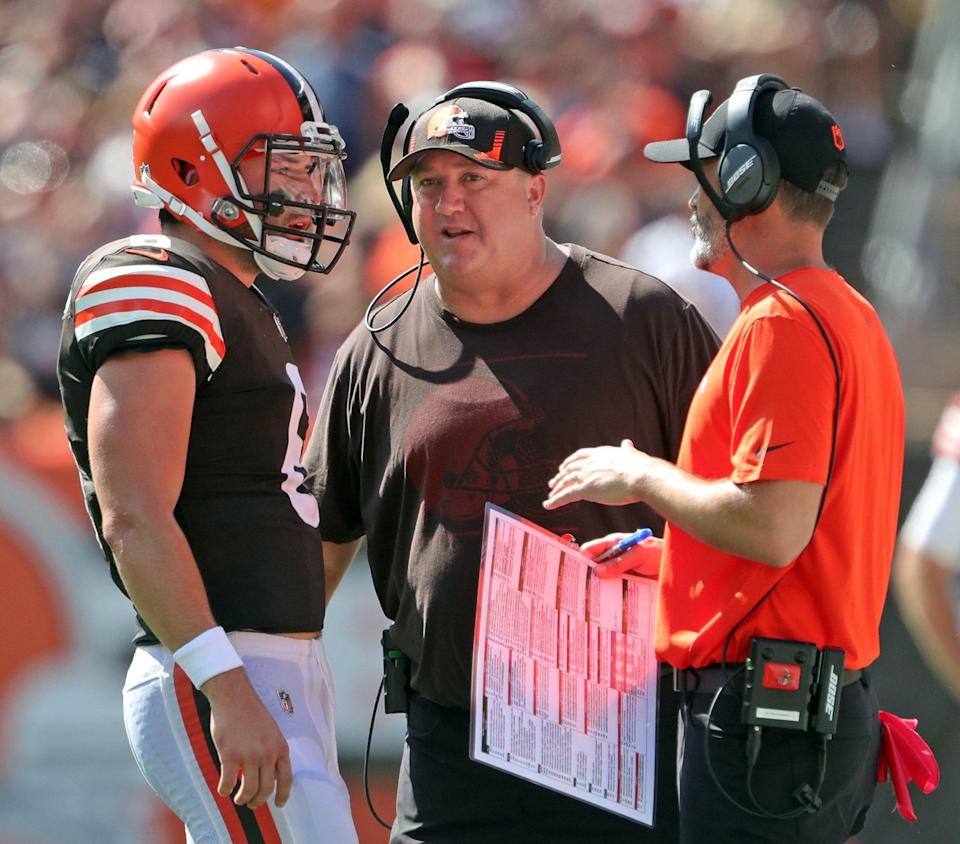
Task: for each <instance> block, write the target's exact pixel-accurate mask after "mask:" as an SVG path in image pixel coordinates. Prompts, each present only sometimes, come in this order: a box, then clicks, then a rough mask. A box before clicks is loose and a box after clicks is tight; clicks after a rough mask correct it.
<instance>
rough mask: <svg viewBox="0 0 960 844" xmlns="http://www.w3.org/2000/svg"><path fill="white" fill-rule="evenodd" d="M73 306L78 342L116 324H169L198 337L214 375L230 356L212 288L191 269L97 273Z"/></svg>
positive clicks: (147, 267) (119, 269) (139, 268)
mask: <svg viewBox="0 0 960 844" xmlns="http://www.w3.org/2000/svg"><path fill="white" fill-rule="evenodd" d="M75 303H76V316H75V318H74V331H75V332H76V336H77V339H83V338H85V337H88V336H89V335H91V334H96V333H98V332H100V331H104V330H105V329H108V328H112V327H114V326H118V325H130V324H131V323H135V322H140V321H150V322H155V321H157V320H170V321H171V322H178V323H180V324H181V325H186V326H187V327H188V328H191V329H193V330H194V331H196V332H197V333H198V334H199V335H200V337H201V338H202V339H203V345H204V352H205V354H206V358H207V364H208V365H209V366H210V369H211V371H213V370H216V369H217V367H218V366H220V364H221V363H222V362H223V358H224V356H225V355H226V353H227V347H226V343H225V342H224V339H223V331H222V329H221V328H220V319H219V317H218V315H217V309H216V305H215V304H214V301H213V296H212V295H211V293H210V287H209V285H208V284H207V282H206V280H205V279H204V278H203V276H201V275H198V274H197V273H193V272H190V271H189V270H182V269H178V268H176V267H169V266H150V265H144V266H135V267H114V268H112V269H104V270H97V271H96V272H93V273H91V274H90V277H89V278H88V279H87V280H86V281H85V282H84V283H83V285H82V286H81V287H80V289H79V290H78V291H77V296H76V299H75Z"/></svg>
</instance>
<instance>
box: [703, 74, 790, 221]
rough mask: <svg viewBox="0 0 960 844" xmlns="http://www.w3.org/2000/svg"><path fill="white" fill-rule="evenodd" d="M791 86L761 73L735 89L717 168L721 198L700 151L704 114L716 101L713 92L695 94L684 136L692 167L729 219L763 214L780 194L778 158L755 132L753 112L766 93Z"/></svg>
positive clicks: (720, 209)
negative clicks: (710, 178)
mask: <svg viewBox="0 0 960 844" xmlns="http://www.w3.org/2000/svg"><path fill="white" fill-rule="evenodd" d="M789 87H790V86H789V85H787V83H786V82H784V80H783V79H781V78H780V77H779V76H774V75H773V74H772V73H760V74H757V75H756V76H747V77H746V78H744V79H741V80H740V81H739V82H738V83H737V86H736V88H734V89H733V93H732V94H731V95H730V100H729V101H728V102H727V126H726V131H725V133H724V143H723V152H721V154H720V167H719V169H718V181H719V183H720V192H719V193H718V192H717V191H716V190H715V189H714V187H713V185H711V184H710V182H709V181H708V180H707V177H706V175H705V174H704V172H703V165H702V164H701V163H700V155H699V152H698V147H699V144H700V134H701V132H702V131H703V114H704V112H705V111H706V109H707V106H708V105H710V101H711V100H712V99H713V97H712V95H711V94H710V92H709V91H697V93H695V94H694V95H693V96H692V97H691V98H690V108H689V110H688V111H687V131H686V137H687V143H689V144H690V167H691V168H692V170H693V172H694V175H696V177H697V181H698V182H699V183H700V186H701V187H702V188H703V191H704V193H706V194H707V196H709V197H710V201H711V202H713V204H714V206H716V209H717V210H718V211H719V212H720V214H721V215H722V216H723V218H724V219H725V220H728V221H735V220H739V219H741V218H742V217H746V216H748V215H749V214H759V213H760V212H761V211H763V210H764V209H766V208H767V207H768V206H769V205H770V203H771V202H773V199H774V197H775V196H776V195H777V189H778V188H779V187H780V159H779V158H778V157H777V153H776V150H774V148H773V146H772V145H771V144H770V142H769V141H768V140H767V139H766V138H761V137H760V136H759V135H757V134H756V133H755V132H754V131H753V112H754V107H755V106H756V103H757V97H759V96H760V95H761V94H762V93H764V92H765V91H783V90H787V89H788V88H789Z"/></svg>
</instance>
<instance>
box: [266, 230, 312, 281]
mask: <svg viewBox="0 0 960 844" xmlns="http://www.w3.org/2000/svg"><path fill="white" fill-rule="evenodd" d="M266 243H267V249H269V250H270V251H271V252H273V253H274V254H275V255H280V256H281V257H283V258H289V259H290V260H293V261H300V262H302V263H305V262H306V260H307V259H308V258H309V257H310V248H309V247H308V246H306V245H304V244H302V243H295V242H294V241H292V240H289V239H287V238H285V237H279V236H278V235H273V234H268V235H267V237H266ZM298 252H299V253H301V254H297V253H298ZM303 253H305V254H303ZM253 260H254V261H256V263H257V266H258V267H260V269H261V270H263V271H264V272H265V273H266V274H267V275H268V276H270V278H273V279H276V280H277V281H296V280H297V279H298V278H302V277H303V276H304V275H305V274H306V272H307V271H306V270H305V269H303V268H302V267H292V266H290V264H284V263H283V262H282V261H277V260H275V259H274V258H269V257H267V256H266V255H261V254H260V253H259V252H254V253H253Z"/></svg>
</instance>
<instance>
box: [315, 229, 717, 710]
mask: <svg viewBox="0 0 960 844" xmlns="http://www.w3.org/2000/svg"><path fill="white" fill-rule="evenodd" d="M718 283H722V282H718ZM718 345H719V344H718V340H717V338H716V335H714V333H713V331H712V330H711V329H710V327H709V326H708V325H707V323H706V322H705V321H704V319H703V318H702V317H701V316H700V314H699V313H698V312H697V311H696V309H695V308H694V307H693V306H692V305H690V304H689V303H688V302H686V301H685V300H683V299H682V298H680V297H679V296H678V295H677V294H676V293H675V292H673V291H672V290H671V289H670V288H669V287H667V286H666V285H665V284H663V283H662V282H660V281H658V280H657V279H654V278H652V277H650V276H648V275H645V274H643V273H641V272H639V271H638V270H636V269H634V268H633V267H629V266H627V265H625V264H622V263H620V262H618V261H615V260H613V259H611V258H607V257H605V256H603V255H598V254H596V253H592V252H589V251H587V250H585V249H583V248H582V247H579V246H575V245H574V246H571V247H570V259H569V260H568V261H567V263H566V265H565V266H564V268H563V270H562V271H561V273H560V275H559V276H558V277H557V279H556V281H555V282H554V283H553V284H552V285H551V286H550V288H549V289H548V290H547V291H546V292H545V293H544V294H543V295H542V296H541V297H540V298H539V299H538V300H537V301H536V302H534V304H533V305H531V306H530V307H529V308H528V309H527V310H526V311H524V312H523V313H521V314H519V315H518V316H516V317H513V318H512V319H509V320H506V321H504V322H499V323H494V324H489V325H478V324H474V323H466V322H463V321H461V320H459V319H457V318H456V317H455V316H454V315H453V314H451V313H449V312H447V311H445V310H444V309H443V307H442V305H441V303H440V301H439V299H438V298H437V295H436V292H435V290H434V286H433V278H432V277H431V278H428V279H425V280H424V282H423V283H421V286H420V289H419V290H418V291H417V293H416V295H415V297H414V299H413V302H412V304H411V305H410V308H409V310H408V311H407V313H406V314H404V315H403V317H402V318H401V319H400V320H399V321H398V322H397V324H396V325H394V326H393V327H391V328H389V329H387V330H385V331H383V332H381V333H379V334H377V335H376V336H373V335H371V334H370V333H369V332H368V331H367V330H366V329H365V328H363V326H359V327H358V328H357V329H356V330H355V331H354V332H353V333H352V334H351V336H350V337H349V338H348V339H347V340H346V342H345V343H344V344H343V346H342V347H341V349H340V350H339V352H338V354H337V357H336V361H335V362H334V365H333V368H332V371H331V373H330V378H329V381H328V383H327V387H326V390H325V392H324V395H323V398H322V400H321V406H320V409H319V414H318V418H317V424H316V427H315V429H314V432H313V436H312V439H311V442H310V446H309V448H308V452H307V456H306V460H305V464H306V467H307V471H308V477H309V479H310V481H311V482H312V484H313V488H314V490H315V492H316V495H317V497H318V499H319V501H320V529H321V533H322V535H323V538H324V540H326V541H330V542H340V543H343V542H350V541H352V540H355V539H357V538H358V537H361V536H364V535H366V537H367V541H368V547H367V554H368V558H369V561H370V566H371V569H372V573H373V581H374V585H375V588H376V590H377V595H378V596H379V598H380V603H381V606H382V607H383V611H384V613H385V614H386V615H387V617H388V618H391V619H393V620H394V625H393V636H394V639H395V641H396V642H397V644H398V645H399V646H400V647H401V648H402V649H403V650H404V652H405V653H407V654H408V655H409V656H410V657H411V659H412V660H413V662H414V674H413V687H414V688H415V689H416V690H417V691H418V692H419V693H420V694H422V695H423V696H425V697H427V698H430V699H431V700H433V701H435V702H437V703H440V704H443V705H446V706H456V707H461V708H467V707H468V706H469V700H470V667H471V658H472V643H473V627H474V614H475V610H476V598H477V594H476V593H477V577H478V571H479V566H480V546H481V530H482V526H483V511H484V505H485V504H486V502H488V501H490V502H493V503H494V504H498V505H500V506H501V507H505V508H506V509H508V510H511V511H513V512H515V513H517V514H519V515H520V516H523V517H525V518H528V519H531V520H532V521H535V522H537V523H539V524H541V525H543V526H544V527H546V528H548V529H549V530H553V531H556V532H557V533H564V532H569V533H573V534H574V535H575V536H576V538H577V539H578V540H579V541H581V542H582V541H585V540H587V539H590V538H593V537H595V536H598V535H602V534H605V533H609V532H611V531H632V530H634V529H636V528H638V527H651V528H653V529H654V532H655V533H656V534H658V535H659V534H661V533H662V528H663V522H662V520H661V519H660V518H659V517H658V516H657V515H656V514H655V513H654V512H653V511H652V510H650V509H649V508H647V507H646V506H644V505H632V506H628V507H604V506H602V505H598V504H591V503H578V504H574V505H571V506H569V507H564V508H562V509H561V510H559V511H553V512H547V511H545V510H543V508H542V507H541V502H542V501H543V499H544V498H545V497H546V492H547V480H548V479H549V478H550V477H551V476H552V475H553V474H554V472H555V471H556V469H557V466H558V465H559V463H560V461H561V460H562V459H563V458H564V457H566V456H567V455H568V454H570V453H571V452H573V451H575V450H576V449H578V448H582V447H585V446H596V445H604V444H611V443H619V442H620V440H622V439H624V438H630V439H632V440H633V441H634V443H635V444H636V445H637V447H638V448H641V449H643V450H644V451H646V452H649V453H651V454H655V455H658V456H663V457H666V458H669V459H674V458H675V457H676V454H677V449H678V447H679V442H680V435H681V431H682V430H683V423H684V419H685V418H686V411H687V407H688V406H689V404H690V399H691V397H692V395H693V392H694V390H695V389H696V387H697V384H698V383H699V381H700V378H701V376H702V375H703V373H704V371H705V370H706V368H707V365H708V364H709V362H710V359H711V358H712V357H713V355H714V353H715V352H716V350H717V348H718Z"/></svg>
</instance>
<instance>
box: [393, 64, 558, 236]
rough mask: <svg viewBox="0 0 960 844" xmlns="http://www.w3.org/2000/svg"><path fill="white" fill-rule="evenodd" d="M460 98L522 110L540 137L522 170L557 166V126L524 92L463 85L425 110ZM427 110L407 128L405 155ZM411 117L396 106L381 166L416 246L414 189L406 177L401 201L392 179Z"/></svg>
mask: <svg viewBox="0 0 960 844" xmlns="http://www.w3.org/2000/svg"><path fill="white" fill-rule="evenodd" d="M458 97H473V98H474V99H477V100H484V101H485V102H488V103H492V104H493V105H498V106H500V107H501V108H505V109H508V110H511V111H519V112H520V113H521V114H525V115H526V116H527V117H529V118H530V121H531V122H532V123H533V125H534V127H535V128H536V130H537V132H538V133H539V135H540V137H539V138H532V139H531V140H529V141H527V143H526V146H524V148H523V169H524V170H526V171H527V172H528V173H533V174H537V173H541V172H543V171H544V170H549V169H550V168H551V167H556V166H557V165H558V164H559V163H560V159H561V157H562V153H561V151H560V139H559V138H558V137H557V130H556V127H554V125H553V121H552V120H550V118H549V117H548V116H547V113H546V112H545V111H544V110H543V109H542V108H540V106H538V105H537V104H536V103H535V102H534V101H533V100H531V99H530V97H528V96H527V95H526V93H525V92H524V91H521V90H520V89H519V88H515V87H514V86H513V85H505V84H503V83H502V82H466V83H464V84H463V85H457V86H456V88H451V89H450V90H449V91H447V92H446V93H445V94H441V95H440V96H439V97H437V98H436V99H435V100H434V101H433V103H432V104H431V105H430V108H428V109H426V111H429V110H430V109H432V108H434V107H435V106H438V105H440V103H445V102H448V101H449V100H454V99H457V98H458ZM426 111H424V112H421V113H420V114H419V115H418V116H417V118H416V120H414V121H413V122H412V123H411V124H410V127H409V128H408V129H407V134H406V136H405V137H404V139H403V155H406V154H407V153H408V152H409V149H410V138H411V136H412V135H413V127H414V126H416V124H417V120H419V119H420V118H421V117H422V116H423V115H424V114H425V113H426ZM409 116H410V111H409V109H408V108H407V107H406V106H405V105H403V103H397V104H396V105H395V106H394V107H393V110H392V111H391V112H390V117H388V118H387V125H386V127H385V128H384V130H383V139H382V141H381V142H380V165H381V167H382V168H383V180H384V182H385V183H386V185H387V193H389V194H390V199H391V200H392V201H393V207H394V208H395V209H396V210H397V214H398V215H399V217H400V222H402V223H403V228H404V229H405V230H406V232H407V237H408V238H410V242H411V243H414V244H416V243H418V242H419V241H418V240H417V233H416V232H415V231H414V230H413V217H412V212H413V190H412V188H411V186H410V177H409V176H406V177H404V179H403V183H402V185H401V187H400V198H399V199H398V198H397V193H396V191H395V190H394V187H393V183H392V182H391V181H390V178H389V173H390V165H391V155H392V152H393V142H394V141H395V140H396V138H397V135H398V134H399V132H400V127H401V126H402V125H403V122H404V121H405V120H406V119H407V117H409Z"/></svg>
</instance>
